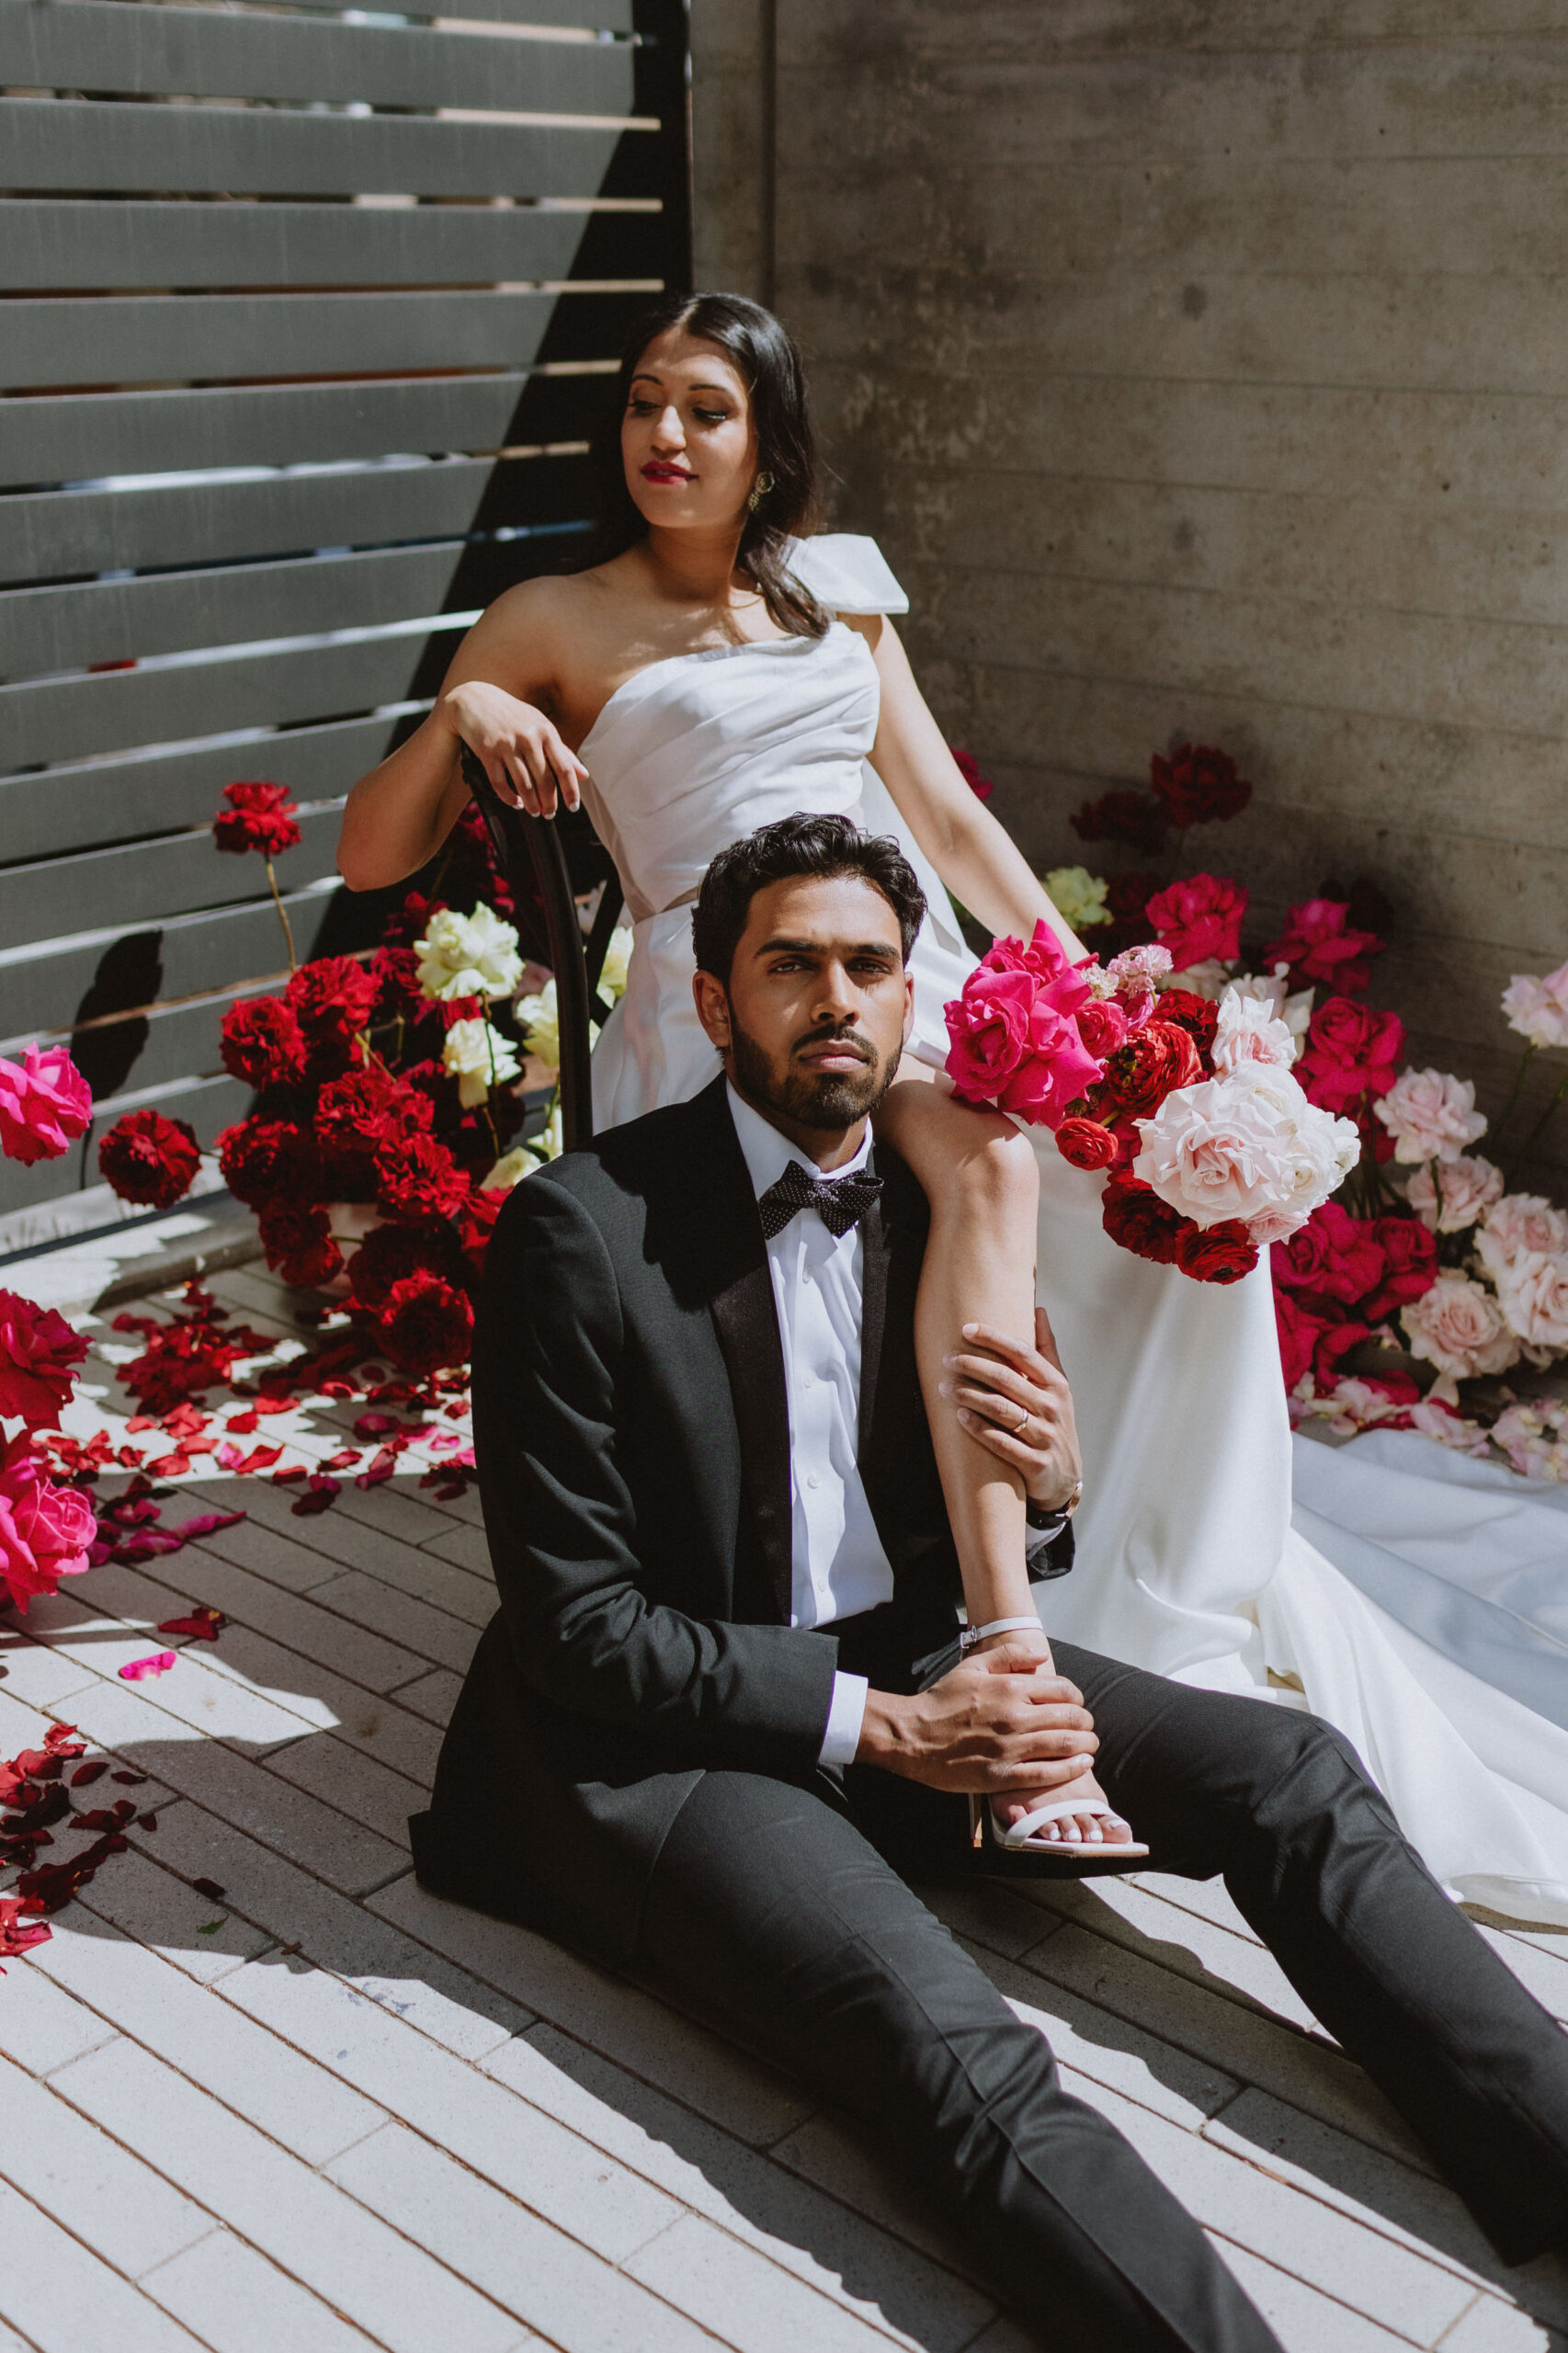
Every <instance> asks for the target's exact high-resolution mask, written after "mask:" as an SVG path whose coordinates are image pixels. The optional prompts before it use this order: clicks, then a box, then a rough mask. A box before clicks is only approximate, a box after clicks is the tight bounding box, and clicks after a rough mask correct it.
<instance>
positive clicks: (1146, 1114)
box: [1106, 1014, 1203, 1120]
mask: <svg viewBox="0 0 1568 2353" xmlns="http://www.w3.org/2000/svg"><path fill="white" fill-rule="evenodd" d="M1202 1075H1203V1064H1202V1063H1201V1062H1200V1061H1199V1056H1198V1048H1197V1047H1196V1046H1195V1045H1194V1044H1193V1042H1192V1040H1191V1038H1190V1037H1189V1036H1188V1034H1187V1031H1186V1030H1185V1029H1182V1028H1181V1027H1180V1026H1179V1024H1178V1023H1176V1022H1175V1021H1166V1020H1165V1019H1163V1018H1162V1017H1161V1015H1160V1014H1155V1015H1154V1016H1153V1018H1152V1019H1150V1020H1148V1021H1146V1022H1145V1023H1144V1024H1143V1027H1142V1029H1140V1030H1139V1031H1138V1032H1137V1034H1136V1036H1134V1037H1131V1038H1129V1040H1128V1041H1127V1043H1126V1045H1125V1046H1123V1047H1122V1048H1121V1050H1120V1051H1119V1053H1114V1054H1112V1056H1111V1058H1110V1060H1109V1062H1108V1063H1107V1064H1106V1084H1107V1086H1108V1087H1109V1088H1110V1091H1111V1095H1112V1097H1113V1098H1114V1100H1115V1103H1116V1108H1117V1109H1118V1110H1119V1112H1121V1114H1122V1115H1123V1117H1124V1118H1126V1119H1129V1120H1148V1119H1152V1118H1153V1115H1154V1113H1155V1112H1156V1111H1157V1110H1158V1109H1159V1108H1160V1106H1161V1104H1162V1103H1163V1102H1164V1101H1165V1097H1166V1096H1167V1095H1169V1094H1170V1093H1171V1092H1172V1090H1173V1088H1175V1087H1177V1086H1193V1085H1195V1084H1196V1082H1197V1081H1198V1080H1199V1079H1200V1078H1201V1077H1202Z"/></svg>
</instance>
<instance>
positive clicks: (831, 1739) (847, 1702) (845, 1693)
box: [817, 1673, 870, 1765]
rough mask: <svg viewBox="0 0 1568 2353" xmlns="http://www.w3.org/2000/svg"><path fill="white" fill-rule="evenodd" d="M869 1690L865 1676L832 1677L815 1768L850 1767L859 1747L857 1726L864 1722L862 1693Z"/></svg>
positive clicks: (868, 1683) (864, 1703)
mask: <svg viewBox="0 0 1568 2353" xmlns="http://www.w3.org/2000/svg"><path fill="white" fill-rule="evenodd" d="M869 1689H870V1680H869V1677H867V1676H864V1675H841V1674H836V1673H835V1676H834V1678H833V1704H832V1706H831V1707H830V1708H829V1710H828V1711H827V1730H826V1731H825V1732H824V1734H823V1736H822V1746H821V1747H820V1748H819V1749H818V1751H817V1763H818V1764H819V1765H853V1764H854V1762H855V1751H856V1750H857V1749H858V1747H859V1745H860V1727H861V1725H862V1723H864V1722H865V1720H866V1694H867V1692H868V1691H869Z"/></svg>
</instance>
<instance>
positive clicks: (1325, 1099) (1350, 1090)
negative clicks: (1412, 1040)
mask: <svg viewBox="0 0 1568 2353" xmlns="http://www.w3.org/2000/svg"><path fill="white" fill-rule="evenodd" d="M1403 1051H1404V1024H1403V1021H1402V1020H1401V1019H1400V1017H1399V1016H1398V1014H1397V1013H1374V1012H1372V1010H1371V1009H1370V1007H1369V1006H1365V1005H1358V1004H1357V1003H1356V1002H1355V1000H1354V998H1352V997H1347V996H1331V997H1329V998H1328V999H1327V1001H1326V1002H1325V1003H1324V1004H1323V1005H1320V1006H1318V1008H1317V1011H1316V1012H1315V1013H1314V1014H1313V1015H1312V1019H1311V1021H1310V1022H1309V1023H1308V1024H1307V1042H1306V1045H1305V1047H1304V1048H1303V1050H1302V1053H1301V1062H1300V1064H1299V1065H1298V1070H1297V1075H1298V1076H1299V1077H1300V1079H1301V1085H1302V1086H1303V1087H1304V1088H1305V1089H1306V1092H1307V1094H1308V1096H1309V1097H1310V1098H1311V1100H1312V1102H1314V1103H1316V1104H1319V1105H1321V1107H1322V1108H1323V1109H1324V1110H1325V1111H1347V1110H1348V1109H1349V1108H1350V1106H1351V1105H1352V1104H1353V1103H1357V1102H1359V1101H1360V1098H1361V1097H1363V1096H1372V1097H1376V1096H1379V1095H1386V1094H1387V1093H1388V1091H1389V1088H1390V1087H1391V1086H1392V1085H1393V1083H1394V1080H1395V1079H1396V1078H1397V1077H1398V1075H1399V1058H1400V1055H1401V1054H1402V1053H1403ZM1385 1132H1386V1131H1385Z"/></svg>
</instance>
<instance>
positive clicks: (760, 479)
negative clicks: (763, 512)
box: [746, 474, 773, 515]
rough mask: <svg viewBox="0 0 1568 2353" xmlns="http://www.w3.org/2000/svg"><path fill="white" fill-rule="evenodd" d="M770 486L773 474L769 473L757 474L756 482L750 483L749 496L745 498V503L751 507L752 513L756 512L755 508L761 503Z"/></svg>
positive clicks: (771, 485)
mask: <svg viewBox="0 0 1568 2353" xmlns="http://www.w3.org/2000/svg"><path fill="white" fill-rule="evenodd" d="M772 487H773V476H772V475H771V474H758V476H757V478H756V482H754V483H753V484H752V487H751V496H750V497H749V498H748V499H747V500H746V505H747V506H749V507H750V508H751V511H752V513H753V514H754V515H755V514H756V510H757V508H758V507H759V506H761V505H762V502H763V500H764V499H765V498H766V497H767V494H768V492H769V491H770V490H771V489H772Z"/></svg>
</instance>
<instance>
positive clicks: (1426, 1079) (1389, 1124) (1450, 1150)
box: [1372, 1070, 1486, 1164]
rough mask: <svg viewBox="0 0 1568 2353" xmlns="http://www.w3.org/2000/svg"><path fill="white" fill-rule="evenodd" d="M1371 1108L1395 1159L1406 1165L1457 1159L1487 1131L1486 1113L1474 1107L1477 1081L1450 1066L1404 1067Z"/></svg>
mask: <svg viewBox="0 0 1568 2353" xmlns="http://www.w3.org/2000/svg"><path fill="white" fill-rule="evenodd" d="M1372 1112H1373V1116H1374V1118H1376V1119H1378V1120H1381V1123H1382V1125H1383V1126H1384V1127H1385V1128H1386V1129H1387V1130H1388V1131H1389V1133H1390V1135H1391V1136H1392V1138H1393V1156H1394V1158H1395V1159H1396V1160H1399V1161H1403V1162H1405V1163H1407V1164H1408V1163H1410V1162H1413V1161H1417V1160H1457V1159H1458V1158H1459V1156H1460V1153H1461V1152H1463V1150H1464V1148H1465V1146H1466V1144H1471V1143H1474V1142H1475V1141H1476V1138H1477V1137H1478V1136H1483V1135H1484V1134H1485V1133H1486V1120H1485V1118H1484V1116H1483V1114H1482V1113H1481V1112H1480V1111H1478V1110H1477V1109H1476V1108H1475V1081H1474V1080H1473V1079H1471V1078H1454V1077H1451V1076H1450V1075H1449V1074H1448V1073H1447V1072H1446V1071H1440V1070H1406V1071H1402V1072H1401V1073H1400V1074H1399V1076H1398V1078H1397V1079H1395V1081H1394V1083H1393V1085H1392V1086H1391V1087H1390V1089H1389V1091H1388V1093H1387V1094H1386V1095H1385V1096H1384V1097H1382V1098H1381V1101H1380V1102H1377V1103H1374V1104H1373V1106H1372Z"/></svg>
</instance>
